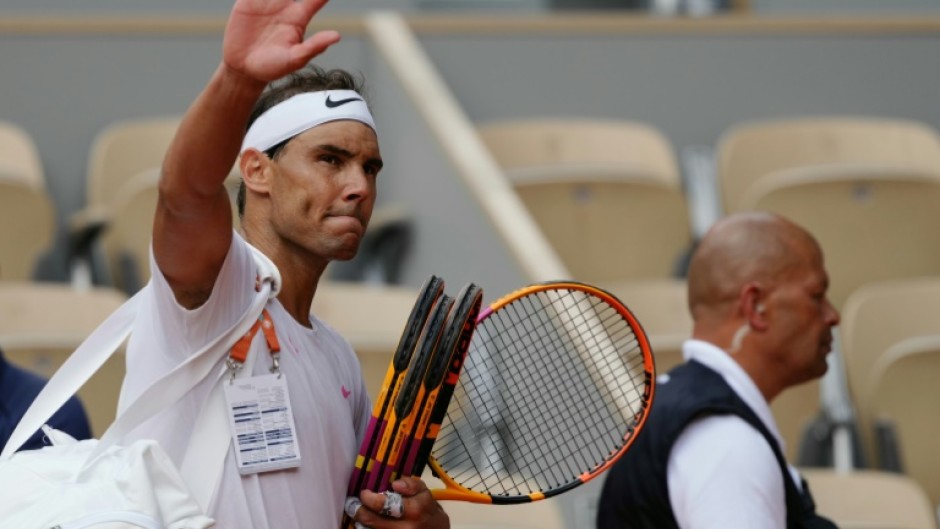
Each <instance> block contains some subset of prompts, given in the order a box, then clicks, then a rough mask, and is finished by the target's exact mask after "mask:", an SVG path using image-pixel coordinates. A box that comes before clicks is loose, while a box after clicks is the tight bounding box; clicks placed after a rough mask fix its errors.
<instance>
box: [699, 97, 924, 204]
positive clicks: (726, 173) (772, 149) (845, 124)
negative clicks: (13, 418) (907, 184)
mask: <svg viewBox="0 0 940 529" xmlns="http://www.w3.org/2000/svg"><path fill="white" fill-rule="evenodd" d="M717 165H718V176H719V179H720V184H721V192H722V201H723V203H724V208H725V210H726V211H739V210H742V209H747V207H748V205H747V204H746V203H744V200H745V195H747V194H748V190H749V189H750V188H751V186H752V185H754V183H755V182H757V181H759V180H760V179H762V178H764V177H765V176H767V175H770V174H773V173H777V172H780V171H786V170H790V169H795V168H800V167H823V168H829V169H832V170H838V169H843V168H852V167H853V166H855V167H860V168H874V169H877V168H885V169H887V168H890V169H898V168H903V169H907V170H908V172H911V173H925V174H933V175H937V168H938V167H940V139H938V137H937V133H936V131H934V130H933V129H932V128H930V127H929V126H928V125H926V124H923V123H919V122H915V121H906V120H897V119H881V118H867V117H853V116H846V117H805V118H790V119H776V120H766V121H757V122H750V123H743V124H741V125H738V126H735V127H733V128H731V129H729V130H728V131H727V132H726V133H725V134H723V135H722V137H721V139H720V140H719V144H718V151H717Z"/></svg>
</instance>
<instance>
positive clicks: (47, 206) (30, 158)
mask: <svg viewBox="0 0 940 529" xmlns="http://www.w3.org/2000/svg"><path fill="white" fill-rule="evenodd" d="M54 233H55V209H54V207H53V204H52V201H51V200H50V198H49V195H48V190H47V189H46V184H45V176H44V174H43V168H42V162H41V160H40V158H39V153H38V151H37V150H36V146H35V144H34V142H33V139H32V138H31V137H30V136H29V134H28V133H27V132H26V131H25V130H23V129H22V128H20V127H19V126H18V125H15V124H13V123H10V122H6V121H0V241H2V243H0V281H23V280H29V279H32V278H33V276H34V272H35V268H36V262H37V259H38V258H39V257H40V256H41V255H42V253H43V252H45V251H47V250H48V249H49V247H50V245H51V243H52V238H53V234H54Z"/></svg>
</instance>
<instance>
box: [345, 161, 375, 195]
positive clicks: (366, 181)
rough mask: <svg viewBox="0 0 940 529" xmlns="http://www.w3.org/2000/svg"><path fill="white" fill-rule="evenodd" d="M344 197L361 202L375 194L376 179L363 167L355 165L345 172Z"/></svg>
mask: <svg viewBox="0 0 940 529" xmlns="http://www.w3.org/2000/svg"><path fill="white" fill-rule="evenodd" d="M345 173H346V174H345V179H344V183H343V184H344V187H343V199H344V200H346V201H347V202H361V201H363V200H367V199H370V198H373V197H374V196H375V179H374V178H373V177H372V176H371V175H369V174H368V173H366V171H365V169H363V168H362V167H358V168H356V167H353V168H350V169H349V170H348V171H346V172H345Z"/></svg>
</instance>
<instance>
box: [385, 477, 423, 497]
mask: <svg viewBox="0 0 940 529" xmlns="http://www.w3.org/2000/svg"><path fill="white" fill-rule="evenodd" d="M392 490H394V491H395V492H398V493H399V494H401V495H402V496H416V495H418V494H420V493H422V492H424V491H426V490H428V486H427V485H426V484H425V483H424V481H421V479H419V478H416V477H413V476H406V477H403V478H400V479H397V480H395V481H394V482H392Z"/></svg>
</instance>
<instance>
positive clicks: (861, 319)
mask: <svg viewBox="0 0 940 529" xmlns="http://www.w3.org/2000/svg"><path fill="white" fill-rule="evenodd" d="M840 332H841V336H842V348H843V356H844V361H845V368H846V378H847V381H848V386H849V391H850V393H851V395H852V399H853V402H854V404H855V407H856V413H857V418H858V424H859V431H860V433H861V436H862V440H863V442H864V446H865V448H866V452H867V454H868V459H869V461H875V457H874V456H875V453H874V442H873V440H872V433H871V432H872V426H873V410H874V409H875V406H876V405H877V403H876V402H873V400H872V396H871V394H870V391H869V390H868V388H869V386H870V384H871V382H872V380H873V376H874V374H873V373H874V371H873V370H874V369H875V366H876V364H877V363H878V362H879V361H880V358H881V357H882V356H883V355H884V354H885V352H886V351H888V350H889V348H891V347H892V346H893V345H895V344H897V343H898V342H902V341H903V340H906V339H908V338H911V337H915V336H921V335H930V334H937V333H940V277H928V278H913V279H898V280H893V281H884V282H880V283H875V284H870V285H866V286H864V287H862V288H860V289H858V290H856V291H855V292H853V293H852V295H851V296H850V297H849V299H848V301H847V302H846V304H845V309H844V310H843V312H842V323H841V325H840ZM912 403H914V404H915V405H916V404H917V403H918V400H916V399H915V400H913V401H912ZM920 405H921V406H924V405H926V403H925V402H923V401H921V402H920Z"/></svg>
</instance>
